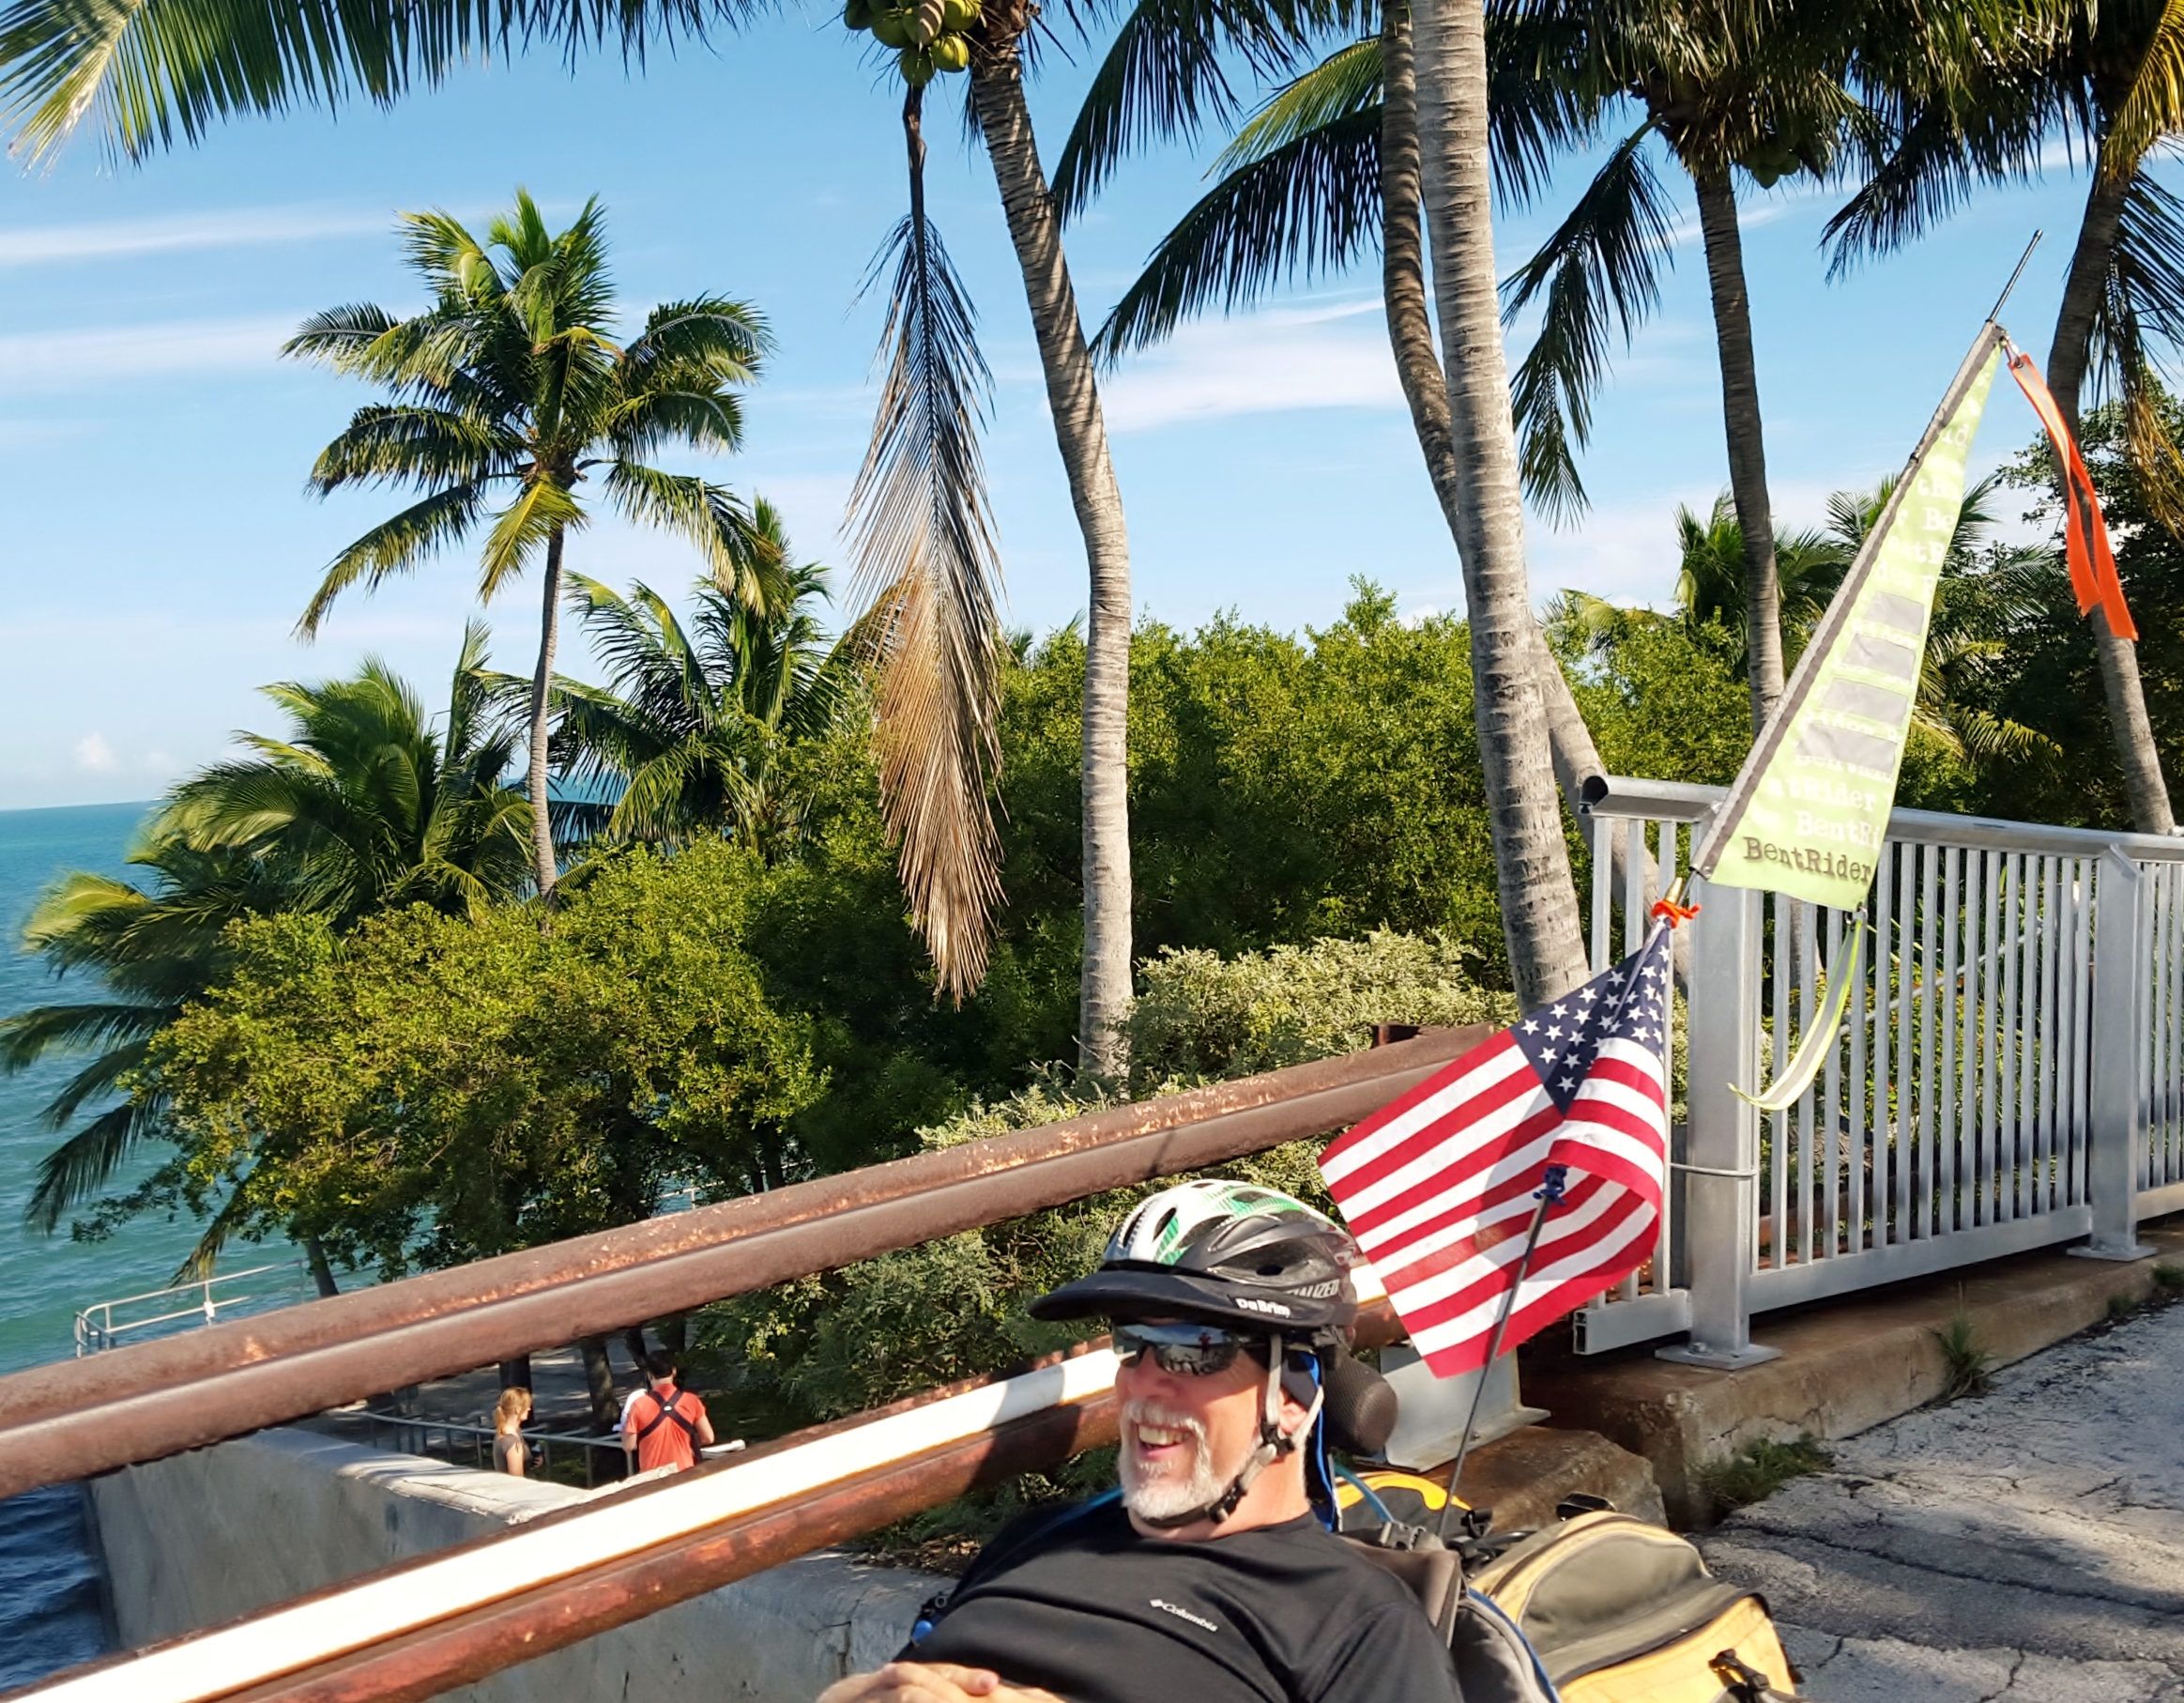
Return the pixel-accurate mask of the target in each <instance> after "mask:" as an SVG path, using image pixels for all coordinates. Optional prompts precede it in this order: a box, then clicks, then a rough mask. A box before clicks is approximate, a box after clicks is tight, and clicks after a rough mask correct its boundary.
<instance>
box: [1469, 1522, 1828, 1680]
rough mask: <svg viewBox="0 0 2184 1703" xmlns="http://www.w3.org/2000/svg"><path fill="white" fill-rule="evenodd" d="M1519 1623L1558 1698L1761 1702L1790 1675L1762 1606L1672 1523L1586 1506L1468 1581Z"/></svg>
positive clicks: (1772, 1622) (1787, 1659) (1527, 1540)
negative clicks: (1718, 1572) (1711, 1565)
mask: <svg viewBox="0 0 2184 1703" xmlns="http://www.w3.org/2000/svg"><path fill="white" fill-rule="evenodd" d="M1471 1586H1472V1588H1473V1589H1474V1590H1477V1591H1479V1592H1480V1593H1482V1594H1483V1595H1485V1596H1486V1597H1488V1598H1489V1599H1490V1600H1491V1601H1492V1602H1493V1603H1494V1604H1495V1605H1496V1606H1497V1607H1499V1608H1500V1609H1501V1610H1502V1611H1503V1612H1504V1614H1506V1615H1507V1616H1508V1617H1509V1618H1510V1619H1512V1620H1514V1621H1515V1622H1516V1623H1517V1626H1518V1629H1519V1630H1520V1631H1521V1632H1522V1633H1523V1634H1524V1636H1525V1638H1526V1640H1527V1641H1528V1642H1529V1643H1530V1644H1531V1646H1532V1648H1533V1650H1534V1651H1535V1653H1536V1654H1537V1656H1538V1657H1539V1662H1540V1665H1541V1666H1542V1667H1544V1668H1545V1669H1546V1670H1547V1675H1548V1677H1549V1678H1550V1680H1553V1681H1554V1685H1555V1689H1556V1690H1557V1691H1558V1692H1559V1693H1560V1694H1561V1695H1562V1698H1563V1703H1764V1699H1766V1698H1768V1697H1770V1696H1773V1697H1780V1696H1786V1695H1790V1687H1791V1685H1792V1684H1793V1682H1794V1680H1793V1677H1792V1675H1791V1672H1790V1662H1789V1658H1788V1656H1787V1655H1785V1654H1784V1653H1783V1649H1782V1643H1781V1640H1780V1638H1779V1637H1778V1636H1777V1635H1776V1634H1775V1625H1774V1621H1773V1620H1772V1619H1769V1618H1768V1616H1767V1606H1766V1603H1764V1601H1763V1600H1761V1599H1760V1598H1759V1597H1758V1596H1756V1595H1754V1594H1753V1593H1751V1592H1750V1591H1748V1590H1745V1589H1743V1588H1740V1587H1738V1586H1735V1585H1731V1584H1729V1583H1727V1582H1726V1581H1724V1580H1721V1579H1717V1578H1716V1577H1714V1576H1713V1574H1711V1573H1708V1572H1707V1571H1706V1563H1705V1562H1704V1561H1703V1560H1702V1559H1701V1558H1700V1555H1699V1552H1698V1550H1697V1549H1696V1548H1694V1547H1693V1546H1692V1545H1691V1544H1690V1543H1688V1542H1686V1541H1685V1540H1684V1539H1682V1538H1680V1537H1678V1536H1676V1534H1675V1533H1674V1532H1672V1531H1667V1530H1664V1529H1662V1528H1661V1527H1658V1526H1649V1525H1647V1524H1646V1523H1645V1522H1644V1521H1643V1520H1637V1519H1633V1518H1631V1516H1630V1515H1628V1514H1622V1513H1613V1512H1605V1513H1585V1514H1581V1515H1579V1516H1578V1517H1577V1518H1576V1519H1574V1520H1567V1521H1565V1522H1564V1523H1563V1524H1561V1525H1559V1526H1554V1527H1549V1528H1548V1529H1546V1530H1544V1531H1538V1532H1535V1533H1534V1534H1533V1535H1532V1536H1531V1537H1529V1538H1527V1539H1525V1540H1524V1541H1523V1542H1521V1543H1519V1544H1517V1545H1516V1546H1515V1547H1514V1548H1512V1549H1510V1550H1508V1551H1507V1552H1506V1553H1504V1554H1503V1555H1501V1556H1498V1557H1495V1558H1494V1559H1493V1560H1492V1561H1491V1562H1489V1564H1488V1565H1487V1566H1486V1567H1484V1568H1482V1569H1481V1570H1480V1571H1479V1572H1478V1573H1477V1574H1475V1575H1474V1577H1473V1578H1472V1580H1471Z"/></svg>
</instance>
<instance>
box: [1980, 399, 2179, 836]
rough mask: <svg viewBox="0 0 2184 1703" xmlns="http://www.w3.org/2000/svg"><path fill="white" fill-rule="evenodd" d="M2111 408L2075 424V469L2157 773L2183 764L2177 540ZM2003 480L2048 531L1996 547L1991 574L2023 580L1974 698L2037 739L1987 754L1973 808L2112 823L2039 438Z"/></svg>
mask: <svg viewBox="0 0 2184 1703" xmlns="http://www.w3.org/2000/svg"><path fill="white" fill-rule="evenodd" d="M2160 407H2161V413H2162V415H2163V417H2164V421H2165V422H2166V424H2165V429H2166V430H2168V431H2170V432H2176V431H2178V430H2184V410H2180V409H2179V408H2178V407H2177V405H2176V402H2174V401H2173V400H2172V399H2170V398H2168V397H2167V396H2165V395H2164V396H2162V397H2161V400H2160ZM2126 428H2127V421H2126V418H2125V414H2124V410H2123V408H2122V407H2120V406H2111V407H2104V408H2100V409H2099V410H2097V411H2096V412H2094V413H2091V414H2088V415H2087V416H2086V417H2085V421H2084V422H2083V423H2082V425H2081V428H2080V433H2079V437H2080V441H2081V443H2082V445H2083V447H2084V450H2085V461H2086V465H2087V466H2088V467H2089V468H2091V470H2092V473H2093V480H2094V483H2095V485H2096V486H2097V487H2098V488H2099V489H2100V501H2101V507H2102V508H2103V510H2105V511H2106V513H2107V516H2108V525H2109V529H2110V531H2111V533H2112V535H2113V536H2114V538H2115V565H2116V571H2117V573H2118V575H2120V576H2121V577H2122V580H2123V589H2124V595H2125V599H2126V601H2127V602H2128V603H2129V604H2130V605H2131V616H2132V618H2133V619H2134V620H2135V621H2137V622H2138V629H2139V643H2138V668H2139V680H2140V683H2141V684H2142V685H2143V687H2144V689H2145V692H2146V715H2147V718H2148V720H2150V721H2151V722H2152V724H2153V729H2154V742H2155V744H2156V746H2157V747H2158V748H2159V750H2160V752H2161V766H2162V769H2163V770H2164V772H2166V773H2169V774H2172V775H2173V774H2175V773H2176V766H2177V764H2178V763H2179V761H2184V540H2179V538H2178V537H2177V535H2176V533H2175V532H2173V531H2171V530H2170V529H2168V528H2167V527H2164V526H2162V525H2161V523H2160V522H2159V520H2158V519H2157V518H2156V504H2157V501H2158V500H2159V499H2161V493H2160V492H2159V491H2158V490H2157V489H2155V488H2154V483H2155V482H2151V481H2149V480H2148V479H2147V477H2146V474H2145V473H2144V472H2143V471H2142V470H2141V468H2140V467H2139V465H2138V463H2137V462H2136V461H2135V460H2134V458H2133V456H2132V454H2131V449H2130V446H2129V444H2128V443H2127V441H2126V437H2127V430H2126ZM2005 478H2006V479H2007V481H2008V483H2010V484H2011V485H2012V486H2014V487H2016V488H2018V489H2022V490H2024V491H2025V492H2026V493H2027V494H2028V495H2030V496H2031V497H2032V498H2033V499H2034V506H2033V507H2032V510H2031V512H2030V513H2029V514H2027V515H2026V518H2027V519H2028V520H2033V521H2037V522H2042V523H2045V524H2047V525H2049V526H2051V527H2053V528H2054V536H2055V544H2056V546H2057V547H2055V548H2052V549H2049V550H2045V551H2040V552H2037V553H2033V554H2032V557H2031V560H2029V561H2026V560H2012V559H2009V558H2008V556H2007V553H2005V552H1999V551H1998V552H1996V559H1995V560H1993V562H1991V563H1990V564H1989V565H1988V568H1987V571H1988V572H1991V573H2002V572H2006V571H2008V569H2010V568H2011V567H2015V568H2016V569H2017V570H2018V573H2019V576H2020V578H2021V579H2022V580H2023V581H2024V582H2025V583H2026V585H2027V591H2028V593H2029V594H2028V595H2026V596H2025V597H2024V599H2023V604H2022V607H2021V608H2020V609H2019V610H2018V612H2017V615H2016V619H2014V620H2013V621H2011V622H2010V623H2009V628H2008V633H2007V636H2006V647H2007V652H2008V667H2007V668H2006V669H2002V670H1998V671H1997V672H1996V673H1995V675H1994V677H1993V678H1992V679H1991V680H1989V681H1987V682H1986V683H1984V687H1983V689H1984V695H1985V698H1986V701H1987V702H1988V703H1989V705H1990V706H1991V707H1992V708H1993V711H1994V712H1995V713H1997V714H2000V715H2004V716H2007V717H2008V718H2009V719H2011V720H2013V721H2017V722H2021V723H2023V724H2024V725H2025V726H2026V727H2028V728H2030V729H2034V730H2035V731H2037V732H2038V733H2039V735H2041V741H2040V743H2039V744H2037V745H2035V746H2034V747H2033V748H2031V749H2029V750H2026V751H2024V752H2020V753H2004V754H1998V755H1997V757H1996V758H1995V759H1993V761H1992V762H1990V763H1988V764H1986V765H1984V773H1983V774H1982V775H1981V776H1980V784H1979V786H1978V794H1977V796H1978V805H1977V806H1976V807H1978V808H1980V809H1982V810H1985V811H1988V812H1991V813H1993V814H1995V815H2002V816H2012V817H2020V818H2024V819H2026V820H2029V821H2053V822H2065V823H2070V824H2078V825H2085V826H2092V827H2105V828H2119V827H2125V826H2128V825H2129V824H2130V821H2131V810H2130V807H2129V805H2128V802H2127V801H2126V799H2125V796H2124V789H2123V774H2122V770H2121V767H2120V765H2119V764H2118V762H2117V760H2116V755H2115V742H2114V740H2113V739H2112V737H2111V735H2110V733H2109V727H2108V717H2107V704H2106V700H2105V698H2104V697H2103V691H2102V685H2101V679H2100V664H2099V661H2098V659H2097V657H2096V655H2095V652H2094V643H2093V629H2092V626H2091V623H2090V622H2088V621H2085V620H2084V619H2082V618H2081V617H2080V616H2079V614H2078V606H2077V602H2076V600H2075V598H2074V597H2073V596H2072V595H2071V591H2070V582H2069V575H2068V574H2067V573H2066V572H2065V571H2064V568H2063V564H2062V561H2061V560H2060V548H2059V545H2060V543H2061V529H2062V516H2061V509H2060V506H2059V504H2058V503H2057V501H2056V499H2055V496H2054V491H2055V486H2054V470H2053V462H2052V459H2051V457H2050V454H2049V452H2048V449H2047V446H2046V444H2045V443H2044V442H2040V443H2037V444H2035V445H2034V447H2033V448H2031V449H2029V450H2027V451H2025V452H2024V453H2022V454H2021V455H2019V456H2018V457H2017V458H2016V460H2015V461H2013V462H2012V463H2011V464H2010V466H2009V468H2008V469H2007V471H2006V474H2005Z"/></svg>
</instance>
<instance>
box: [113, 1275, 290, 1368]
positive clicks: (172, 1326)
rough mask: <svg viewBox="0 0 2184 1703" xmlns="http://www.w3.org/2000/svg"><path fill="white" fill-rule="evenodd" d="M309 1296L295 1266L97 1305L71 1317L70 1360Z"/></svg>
mask: <svg viewBox="0 0 2184 1703" xmlns="http://www.w3.org/2000/svg"><path fill="white" fill-rule="evenodd" d="M313 1293H314V1290H313V1283H312V1281H311V1274H310V1272H309V1271H307V1270H306V1269H305V1268H304V1266H303V1263H302V1262H301V1261H300V1260H284V1261H282V1262H279V1263H278V1264H275V1265H271V1266H252V1267H251V1268H250V1269H249V1270H248V1271H224V1272H221V1274H220V1275H219V1276H217V1277H207V1278H200V1279H198V1280H197V1281H195V1282H191V1283H177V1284H175V1285H174V1286H173V1287H172V1288H168V1289H152V1290H147V1291H146V1292H145V1294H143V1295H125V1296H121V1297H120V1298H119V1299H117V1300H112V1301H97V1302H94V1303H93V1304H92V1305H90V1306H88V1307H86V1308H84V1311H83V1312H79V1313H78V1314H77V1315H76V1355H77V1358H83V1357H84V1355H86V1354H96V1353H98V1352H99V1350H100V1349H102V1348H115V1347H119V1346H120V1345H121V1344H122V1343H123V1342H141V1341H144V1340H145V1339H146V1338H148V1337H154V1336H170V1335H172V1334H173V1333H174V1332H176V1331H177V1330H188V1329H191V1328H193V1327H202V1326H206V1325H217V1324H218V1323H219V1322H220V1321H221V1319H223V1318H233V1317H235V1316H237V1315H238V1314H247V1313H252V1312H264V1311H266V1310H267V1308H269V1307H285V1306H288V1305H289V1304H290V1303H291V1302H295V1301H300V1300H304V1299H306V1298H308V1297H309V1296H311V1295H312V1294H313Z"/></svg>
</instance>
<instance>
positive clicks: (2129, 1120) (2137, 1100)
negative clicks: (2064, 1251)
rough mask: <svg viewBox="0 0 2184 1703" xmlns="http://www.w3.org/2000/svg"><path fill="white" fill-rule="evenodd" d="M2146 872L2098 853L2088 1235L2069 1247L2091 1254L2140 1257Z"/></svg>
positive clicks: (2110, 853) (2121, 857) (2126, 858)
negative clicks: (2090, 1218)
mask: <svg viewBox="0 0 2184 1703" xmlns="http://www.w3.org/2000/svg"><path fill="white" fill-rule="evenodd" d="M2147 912H2148V906H2147V904H2146V877H2145V876H2144V875H2143V874H2142V873H2141V872H2140V869H2139V867H2138V865H2137V863H2136V862H2135V861H2133V860H2132V858H2131V855H2130V854H2129V853H2128V852H2126V851H2124V850H2123V848H2122V847H2120V846H2111V847H2109V848H2108V850H2107V851H2104V852H2102V853H2101V856H2100V880H2099V884H2098V885H2097V886H2096V887H2095V888H2094V892H2093V1095H2092V1101H2091V1105H2090V1108H2089V1110H2090V1112H2091V1128H2089V1129H2088V1131H2087V1136H2088V1143H2087V1147H2086V1153H2085V1193H2086V1197H2087V1199H2088V1200H2089V1201H2090V1202H2091V1204H2092V1207H2093V1239H2092V1240H2091V1241H2089V1242H2087V1243H2086V1244H2085V1247H2083V1248H2073V1249H2071V1250H2070V1251H2071V1252H2072V1253H2075V1254H2078V1255H2079V1256H2081V1257H2082V1258H2085V1259H2089V1260H2143V1259H2145V1258H2146V1256H2147V1255H2148V1254H2150V1253H2152V1252H2153V1251H2154V1250H2152V1249H2151V1248H2149V1247H2147V1246H2146V1244H2145V1243H2144V1242H2141V1241H2140V1240H2139V1238H2138V1195H2139V1167H2140V1165H2141V1163H2142V1162H2143V1160H2144V1158H2145V1156H2146V980H2147V968H2146V966H2147V951H2146V947H2147V943H2148V925H2149V922H2150V920H2151V919H2150V917H2149V916H2148V914H2147Z"/></svg>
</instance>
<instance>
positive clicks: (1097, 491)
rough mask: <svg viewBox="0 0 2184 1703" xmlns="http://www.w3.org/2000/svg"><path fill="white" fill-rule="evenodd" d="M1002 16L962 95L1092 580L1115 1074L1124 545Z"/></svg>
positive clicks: (1082, 1002) (1102, 435)
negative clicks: (994, 190)
mask: <svg viewBox="0 0 2184 1703" xmlns="http://www.w3.org/2000/svg"><path fill="white" fill-rule="evenodd" d="M998 9H999V8H997V7H989V8H987V17H988V19H989V20H991V21H992V22H991V23H989V25H988V31H989V33H988V34H987V35H986V37H985V41H984V42H982V44H981V45H980V48H979V50H978V51H977V52H976V53H975V54H974V55H973V59H972V64H971V72H970V78H971V81H970V99H971V102H972V105H973V108H974V109H975V111H976V112H977V115H978V122H979V128H980V130H982V131H983V132H984V134H985V148H986V153H987V154H988V155H989V156H990V157H991V158H992V161H993V175H994V181H995V183H996V184H997V185H999V187H1000V196H1001V210H1002V211H1003V213H1004V214H1006V216H1007V218H1008V222H1009V238H1010V239H1011V240H1012V241H1013V242H1014V243H1015V244H1016V264H1017V266H1018V267H1019V268H1021V269H1022V271H1023V274H1024V295H1025V299H1027V300H1028V301H1029V303H1030V304H1031V325H1032V328H1033V330H1035V331H1036V332H1037V334H1038V339H1039V364H1040V366H1041V368H1042V369H1043V370H1044V371H1045V374H1046V403H1047V407H1048V408H1049V410H1050V411H1051V412H1052V414H1053V416H1054V439H1055V442H1056V444H1057V445H1058V446H1059V448H1060V449H1061V463H1062V466H1063V468H1065V469H1066V470H1067V472H1068V475H1069V496H1070V500H1071V501H1072V502H1073V503H1074V504H1075V505H1076V508H1077V529H1078V531H1079V532H1081V533H1082V534H1083V535H1084V553H1085V560H1086V564H1087V566H1088V567H1089V568H1090V570H1091V575H1092V597H1091V605H1090V609H1089V612H1088V617H1087V621H1086V627H1085V659H1084V757H1083V765H1084V769H1083V776H1082V783H1081V784H1082V786H1083V795H1084V971H1083V978H1082V980H1081V982H1080V983H1079V991H1078V999H1077V1056H1078V1060H1079V1062H1080V1063H1081V1064H1082V1065H1083V1066H1085V1067H1086V1068H1087V1069H1091V1070H1094V1071H1097V1072H1099V1073H1101V1074H1104V1075H1110V1076H1111V1075H1119V1074H1120V1073H1121V1071H1122V1070H1123V1066H1124V1065H1125V1064H1126V1062H1127V1060H1126V1059H1125V1057H1124V1053H1123V1036H1122V1029H1121V1024H1122V1020H1123V1013H1124V1011H1125V1010H1126V1009H1127V1008H1128V1006H1129V1003H1130V926H1131V924H1130V771H1129V730H1130V540H1129V534H1128V532H1127V530H1126V529H1125V528H1124V525H1123V497H1122V493H1121V492H1120V491H1119V490H1118V489H1117V488H1116V485H1115V469H1114V466H1113V464H1112V462H1110V461H1109V459H1108V457H1107V423H1106V421H1105V420H1104V419H1103V417H1102V415H1101V413H1100V396H1099V389H1098V386H1097V384H1096V383H1095V382H1094V379H1093V376H1092V356H1091V354H1090V353H1089V352H1088V351H1087V349H1086V348H1085V342H1084V327H1083V324H1082V322H1081V321H1080V320H1079V319H1078V317H1077V292H1076V290H1075V288H1074V287H1073V286H1072V284H1071V283H1070V278H1069V261H1068V258H1067V256H1066V255H1065V254H1064V253H1062V248H1061V220H1060V219H1059V218H1057V217H1056V215H1055V211H1054V199H1053V196H1052V195H1051V194H1049V193H1048V191H1047V186H1046V173H1045V171H1044V170H1043V169H1042V168H1041V166H1040V164H1039V147H1038V143H1037V141H1036V139H1035V138H1034V137H1033V135H1032V133H1031V112H1030V109H1029V108H1027V107H1026V105H1025V104H1024V63H1023V56H1022V53H1021V50H1020V46H1019V43H1020V40H1021V37H1020V35H1019V34H1017V33H1016V30H1015V29H1011V28H1008V27H1007V22H1006V21H1004V20H1001V19H999V18H997V17H995V13H996V12H997V10H998Z"/></svg>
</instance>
